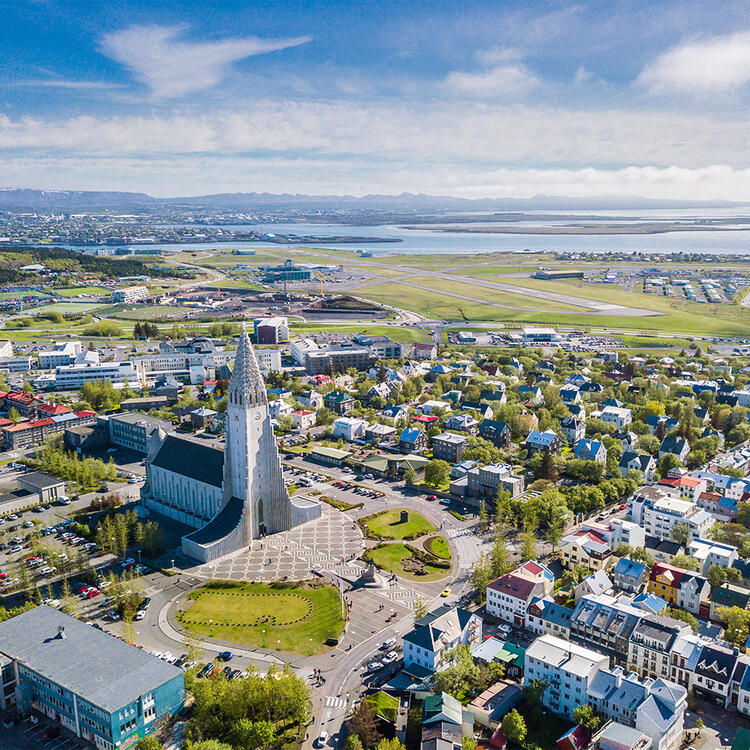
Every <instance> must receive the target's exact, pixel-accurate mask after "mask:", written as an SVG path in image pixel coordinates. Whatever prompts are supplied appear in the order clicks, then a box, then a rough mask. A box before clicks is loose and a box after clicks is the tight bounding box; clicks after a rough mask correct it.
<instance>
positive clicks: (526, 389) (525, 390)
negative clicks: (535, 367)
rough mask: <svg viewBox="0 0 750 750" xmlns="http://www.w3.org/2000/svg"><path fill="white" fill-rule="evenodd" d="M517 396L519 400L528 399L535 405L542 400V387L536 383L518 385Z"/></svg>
mask: <svg viewBox="0 0 750 750" xmlns="http://www.w3.org/2000/svg"><path fill="white" fill-rule="evenodd" d="M518 398H519V400H520V401H529V402H531V403H532V404H537V405H538V404H541V403H542V402H543V401H544V396H543V395H542V389H541V388H540V387H539V386H538V385H519V386H518Z"/></svg>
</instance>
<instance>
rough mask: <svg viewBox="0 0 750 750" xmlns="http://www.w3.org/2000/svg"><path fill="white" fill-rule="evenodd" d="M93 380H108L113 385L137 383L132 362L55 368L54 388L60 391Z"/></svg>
mask: <svg viewBox="0 0 750 750" xmlns="http://www.w3.org/2000/svg"><path fill="white" fill-rule="evenodd" d="M94 380H108V381H109V382H110V383H112V384H113V385H117V384H119V385H122V384H124V383H132V384H133V385H136V384H137V382H138V374H137V372H136V369H135V367H133V363H132V362H105V363H103V364H100V365H88V364H83V365H67V366H64V367H57V368H55V387H56V388H59V389H60V390H70V389H73V388H80V387H81V386H82V385H83V384H84V383H90V382H92V381H94Z"/></svg>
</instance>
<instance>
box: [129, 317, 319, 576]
mask: <svg viewBox="0 0 750 750" xmlns="http://www.w3.org/2000/svg"><path fill="white" fill-rule="evenodd" d="M225 438H226V440H225V448H224V450H223V451H222V450H221V449H220V448H217V447H215V446H213V445H209V444H207V443H205V442H203V441H200V440H197V439H194V438H190V437H182V436H178V435H175V434H166V433H165V432H164V431H162V430H158V431H156V432H154V434H153V435H152V437H151V443H150V445H149V451H148V456H147V461H146V483H145V485H144V487H143V490H142V493H141V498H142V501H143V503H144V504H145V505H146V507H148V508H151V509H152V510H154V511H156V512H157V513H161V514H162V515H165V516H167V517H169V518H173V519H175V520H177V521H180V522H181V523H185V524H188V525H190V526H193V527H194V528H195V529H196V530H195V531H193V532H191V533H190V534H187V535H185V536H184V537H183V539H182V551H183V553H184V554H186V555H187V556H189V557H192V558H194V559H196V560H199V561H200V562H208V561H210V560H215V559H217V558H219V557H223V556H224V555H228V554H231V553H233V552H238V551H240V550H242V549H244V548H246V547H248V546H250V544H251V542H252V541H253V540H254V539H260V538H262V537H264V536H266V535H267V534H276V533H278V532H281V531H286V530H288V529H290V528H292V527H294V526H298V525H299V524H301V523H305V522H306V521H311V520H314V519H315V518H319V517H320V512H321V509H320V505H319V504H318V503H316V502H313V501H310V500H307V499H305V498H290V497H289V494H288V492H287V490H286V486H285V485H284V477H283V474H282V470H281V462H280V460H279V454H278V450H277V448H276V439H275V437H274V433H273V427H272V425H271V416H270V413H269V410H268V399H267V397H266V388H265V384H264V383H263V378H262V376H261V373H260V369H259V367H258V362H257V359H256V357H255V352H254V351H253V347H252V344H251V343H250V339H249V337H248V335H247V333H246V332H245V331H244V330H243V332H242V335H241V337H240V343H239V346H238V348H237V354H236V357H235V364H234V369H233V370H232V376H231V379H230V381H229V390H228V394H227V412H226V427H225Z"/></svg>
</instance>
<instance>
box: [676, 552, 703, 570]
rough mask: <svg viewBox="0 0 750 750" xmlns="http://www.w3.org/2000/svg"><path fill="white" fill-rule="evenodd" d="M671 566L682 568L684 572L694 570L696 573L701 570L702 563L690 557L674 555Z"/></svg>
mask: <svg viewBox="0 0 750 750" xmlns="http://www.w3.org/2000/svg"><path fill="white" fill-rule="evenodd" d="M670 565H674V566H675V567H676V568H682V569H683V570H692V571H693V572H695V573H697V572H698V571H700V569H701V564H700V562H699V561H698V560H696V558H694V557H690V555H674V557H672V560H671V561H670Z"/></svg>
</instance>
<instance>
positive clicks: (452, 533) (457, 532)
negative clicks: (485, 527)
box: [448, 529, 474, 539]
mask: <svg viewBox="0 0 750 750" xmlns="http://www.w3.org/2000/svg"><path fill="white" fill-rule="evenodd" d="M473 533H474V532H473V531H472V530H471V529H448V539H455V538H456V537H459V536H471V535H472V534H473Z"/></svg>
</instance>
